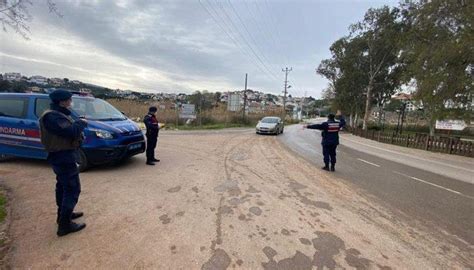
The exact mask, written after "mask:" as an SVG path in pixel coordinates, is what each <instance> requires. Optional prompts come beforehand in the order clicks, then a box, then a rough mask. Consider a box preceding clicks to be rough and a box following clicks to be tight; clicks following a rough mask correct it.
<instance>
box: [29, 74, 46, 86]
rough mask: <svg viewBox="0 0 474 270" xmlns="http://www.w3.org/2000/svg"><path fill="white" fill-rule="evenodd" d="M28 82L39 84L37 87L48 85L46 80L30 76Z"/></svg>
mask: <svg viewBox="0 0 474 270" xmlns="http://www.w3.org/2000/svg"><path fill="white" fill-rule="evenodd" d="M28 82H30V83H35V84H39V85H47V84H48V78H46V77H43V76H39V75H36V76H31V77H30V79H29V80H28Z"/></svg>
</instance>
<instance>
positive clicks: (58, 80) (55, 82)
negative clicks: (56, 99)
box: [49, 78, 64, 86]
mask: <svg viewBox="0 0 474 270" xmlns="http://www.w3.org/2000/svg"><path fill="white" fill-rule="evenodd" d="M49 83H50V84H51V85H54V86H61V85H62V84H63V83H64V80H63V79H61V78H51V79H49Z"/></svg>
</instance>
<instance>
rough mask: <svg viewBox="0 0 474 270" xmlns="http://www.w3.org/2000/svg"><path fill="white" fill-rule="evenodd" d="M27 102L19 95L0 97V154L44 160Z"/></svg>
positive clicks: (35, 122)
mask: <svg viewBox="0 0 474 270" xmlns="http://www.w3.org/2000/svg"><path fill="white" fill-rule="evenodd" d="M29 101H30V99H29V98H28V97H22V96H19V95H1V96H0V154H4V155H12V156H19V157H27V158H46V154H45V152H44V150H43V146H42V145H41V140H40V134H39V127H38V123H37V121H36V119H31V112H30V110H29V109H30V105H32V104H30V102H29Z"/></svg>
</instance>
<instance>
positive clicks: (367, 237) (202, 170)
mask: <svg viewBox="0 0 474 270" xmlns="http://www.w3.org/2000/svg"><path fill="white" fill-rule="evenodd" d="M157 156H158V157H159V158H160V159H161V162H160V163H159V164H158V165H157V166H154V167H153V166H145V164H144V163H145V159H144V156H137V157H135V158H133V159H131V160H130V161H129V162H127V163H126V164H123V165H121V166H119V167H105V168H104V167H102V168H96V169H93V170H91V171H88V172H86V173H84V174H81V180H82V194H81V198H80V202H79V204H78V206H77V209H78V210H80V211H84V212H85V217H84V218H83V219H82V220H83V221H84V222H86V223H87V228H86V229H85V230H84V231H81V232H79V233H76V234H72V235H68V236H66V237H63V238H58V237H56V234H55V231H56V226H55V213H56V209H55V203H54V184H55V180H54V175H53V173H52V171H51V169H50V168H49V167H48V166H47V164H46V163H45V162H41V161H26V160H15V161H14V162H7V163H3V164H2V170H1V174H2V175H1V179H2V180H1V181H2V183H3V184H5V185H7V186H8V187H9V188H10V189H11V190H12V194H13V196H14V202H15V203H14V204H13V205H12V224H11V229H10V235H11V238H12V247H13V249H12V250H13V251H12V253H11V254H10V255H11V263H12V265H13V267H15V268H20V269H24V268H31V269H46V268H47V269H49V268H60V269H85V268H86V269H97V268H100V269H117V268H120V269H123V268H126V269H227V268H241V269H261V268H263V269H312V268H321V267H328V268H334V267H336V268H351V267H355V268H360V269H364V268H374V269H377V268H379V269H391V268H399V269H430V268H450V269H453V268H463V267H469V266H472V265H473V262H472V258H473V257H472V250H467V251H466V250H459V249H458V248H457V247H456V246H454V245H451V244H450V243H448V242H441V241H440V240H439V239H438V238H437V237H436V235H433V233H432V232H430V231H426V230H425V228H424V227H423V224H419V226H410V225H408V224H407V223H405V222H404V221H403V219H401V220H400V219H398V218H395V215H394V213H391V212H390V211H388V210H387V209H385V208H383V207H381V206H380V205H379V204H377V203H376V201H375V200H372V199H371V198H369V197H367V196H365V195H364V194H360V193H359V192H357V191H354V190H353V189H352V188H351V187H350V186H347V185H345V184H344V182H343V181H338V179H337V178H335V177H334V174H330V173H324V172H322V171H320V170H319V169H317V168H315V167H314V166H312V165H311V164H309V163H307V162H306V161H304V160H303V159H301V158H299V157H297V156H295V155H294V154H292V153H290V152H289V151H287V150H286V149H285V148H284V147H283V146H282V145H280V144H279V142H278V141H277V140H276V138H275V137H273V136H257V135H255V134H254V133H253V131H246V130H237V131H235V132H231V131H229V132H192V133H186V132H163V133H162V134H160V140H159V144H158V149H157ZM397 216H399V215H397Z"/></svg>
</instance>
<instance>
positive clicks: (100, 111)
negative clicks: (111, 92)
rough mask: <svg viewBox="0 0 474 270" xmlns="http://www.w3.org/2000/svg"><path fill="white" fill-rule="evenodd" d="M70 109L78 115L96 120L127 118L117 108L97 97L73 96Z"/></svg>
mask: <svg viewBox="0 0 474 270" xmlns="http://www.w3.org/2000/svg"><path fill="white" fill-rule="evenodd" d="M72 100H73V104H72V109H73V111H74V112H75V113H76V114H77V116H79V117H84V118H86V119H88V120H96V121H121V120H125V119H127V118H126V117H125V116H124V115H123V114H122V113H121V112H120V111H119V110H117V109H115V108H114V106H112V105H110V104H109V103H107V102H106V101H104V100H102V99H98V98H74V97H73V99H72Z"/></svg>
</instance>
